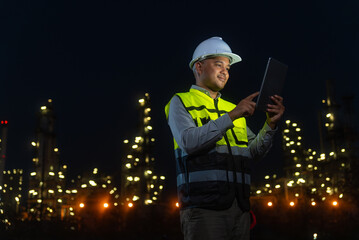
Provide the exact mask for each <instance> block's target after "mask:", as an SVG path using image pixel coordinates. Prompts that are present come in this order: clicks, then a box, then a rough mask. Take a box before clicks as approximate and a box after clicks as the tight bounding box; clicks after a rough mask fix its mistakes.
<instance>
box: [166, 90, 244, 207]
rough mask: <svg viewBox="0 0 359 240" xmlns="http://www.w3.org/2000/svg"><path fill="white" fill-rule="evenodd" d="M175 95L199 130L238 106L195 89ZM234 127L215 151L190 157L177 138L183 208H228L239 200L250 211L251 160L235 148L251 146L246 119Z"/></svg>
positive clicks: (167, 110) (167, 109)
mask: <svg viewBox="0 0 359 240" xmlns="http://www.w3.org/2000/svg"><path fill="white" fill-rule="evenodd" d="M175 96H178V97H179V98H180V100H181V102H182V103H183V106H184V108H185V109H186V110H187V112H188V113H189V114H190V115H191V117H192V119H193V121H194V123H195V125H196V126H197V127H201V126H203V125H205V124H206V123H208V122H209V121H212V120H216V119H217V118H219V117H221V116H222V115H224V114H226V113H228V112H230V111H231V110H233V109H234V108H235V106H236V105H234V104H233V103H230V102H228V101H225V100H223V99H222V98H217V99H212V98H211V97H210V96H208V95H207V94H205V93H203V92H201V91H199V90H197V89H194V88H191V89H190V91H189V92H184V93H177V94H175ZM169 108H170V102H169V103H168V104H167V105H166V108H165V112H166V117H167V118H168V114H169ZM233 125H234V127H233V128H231V129H228V130H227V131H226V133H225V134H224V135H223V137H222V138H221V139H220V140H219V141H217V142H216V144H215V146H213V148H211V149H208V150H206V151H205V152H203V151H201V153H200V154H192V155H189V154H187V153H186V152H185V151H183V150H182V149H181V148H180V147H179V145H178V144H177V142H176V140H175V139H174V150H175V156H176V173H177V191H178V197H179V202H180V205H181V208H182V209H184V208H192V207H200V208H207V209H227V208H229V207H230V206H231V205H232V203H233V200H234V199H235V198H236V199H237V201H238V204H239V206H240V207H241V208H242V210H244V211H248V210H249V184H250V175H249V169H248V168H247V162H248V161H247V160H249V159H247V158H246V157H244V156H241V155H237V154H236V153H237V152H238V151H236V149H238V148H246V147H247V145H248V138H247V126H246V120H245V118H239V119H237V120H235V121H234V122H233Z"/></svg>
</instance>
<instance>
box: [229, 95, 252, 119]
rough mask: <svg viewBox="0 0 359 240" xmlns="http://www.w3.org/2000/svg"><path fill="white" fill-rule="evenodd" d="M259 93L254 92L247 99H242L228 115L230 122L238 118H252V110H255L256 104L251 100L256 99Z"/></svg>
mask: <svg viewBox="0 0 359 240" xmlns="http://www.w3.org/2000/svg"><path fill="white" fill-rule="evenodd" d="M258 95H259V92H255V93H253V94H251V95H249V96H248V97H246V98H244V99H242V101H240V102H239V103H238V104H237V106H236V107H235V108H234V109H233V110H232V111H230V112H229V113H228V115H229V117H230V118H231V119H232V121H234V120H236V119H237V118H240V117H249V116H252V115H253V113H254V110H255V109H256V103H255V102H253V98H255V97H257V96H258Z"/></svg>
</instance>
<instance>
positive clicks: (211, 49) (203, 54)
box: [189, 37, 242, 69]
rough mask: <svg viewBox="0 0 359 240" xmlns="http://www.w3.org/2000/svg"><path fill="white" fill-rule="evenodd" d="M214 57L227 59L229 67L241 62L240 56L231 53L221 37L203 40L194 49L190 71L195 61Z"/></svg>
mask: <svg viewBox="0 0 359 240" xmlns="http://www.w3.org/2000/svg"><path fill="white" fill-rule="evenodd" d="M216 56H224V57H227V58H228V59H229V62H230V64H231V65H232V64H234V63H237V62H240V61H242V59H241V57H240V56H238V55H237V54H234V53H232V50H231V48H230V47H229V46H228V44H227V43H226V42H225V41H223V40H222V38H221V37H211V38H209V39H207V40H204V41H203V42H201V43H200V44H199V45H198V46H197V47H196V49H195V50H194V53H193V57H192V60H191V62H190V63H189V67H190V68H191V69H192V68H193V65H194V64H195V63H196V62H197V61H201V60H204V59H206V58H210V57H216Z"/></svg>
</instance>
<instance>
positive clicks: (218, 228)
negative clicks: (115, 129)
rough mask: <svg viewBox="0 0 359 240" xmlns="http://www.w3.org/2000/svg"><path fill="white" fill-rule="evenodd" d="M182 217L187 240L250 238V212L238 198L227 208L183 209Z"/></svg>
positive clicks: (241, 239) (244, 239)
mask: <svg viewBox="0 0 359 240" xmlns="http://www.w3.org/2000/svg"><path fill="white" fill-rule="evenodd" d="M180 217H181V228H182V233H183V235H184V239H185V240H202V239H203V240H212V239H213V240H249V235H250V229H249V228H250V225H251V223H250V221H251V220H250V213H249V212H243V211H242V210H241V209H240V208H239V207H238V204H237V200H234V202H233V204H232V206H231V207H230V208H229V209H226V210H220V211H219V210H207V209H201V208H191V209H185V210H181V212H180Z"/></svg>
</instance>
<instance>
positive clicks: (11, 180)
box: [0, 169, 23, 225]
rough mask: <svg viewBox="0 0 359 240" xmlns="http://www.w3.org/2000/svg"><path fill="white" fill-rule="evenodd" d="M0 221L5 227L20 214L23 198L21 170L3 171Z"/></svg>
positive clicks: (0, 189)
mask: <svg viewBox="0 0 359 240" xmlns="http://www.w3.org/2000/svg"><path fill="white" fill-rule="evenodd" d="M0 191H1V193H2V194H1V196H2V197H1V202H0V219H1V220H2V221H3V223H4V224H5V225H7V224H11V221H12V220H14V219H16V217H17V215H18V214H19V213H20V210H21V209H20V204H21V199H22V197H23V170H22V169H12V170H7V171H5V170H4V171H3V185H2V186H0Z"/></svg>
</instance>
